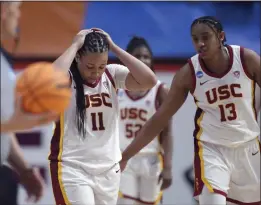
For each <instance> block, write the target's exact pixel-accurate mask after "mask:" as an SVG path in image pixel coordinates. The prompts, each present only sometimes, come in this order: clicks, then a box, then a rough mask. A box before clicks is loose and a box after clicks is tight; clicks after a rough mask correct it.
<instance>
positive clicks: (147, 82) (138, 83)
mask: <svg viewBox="0 0 261 205" xmlns="http://www.w3.org/2000/svg"><path fill="white" fill-rule="evenodd" d="M111 51H112V52H113V53H114V54H115V55H116V56H117V57H118V58H119V59H120V60H121V62H122V63H123V64H124V65H125V66H126V67H127V68H128V69H129V71H130V72H129V73H128V74H127V77H126V80H125V86H126V89H128V90H132V91H134V90H138V91H142V90H148V89H150V88H152V87H154V86H155V85H156V83H157V79H156V76H155V74H154V73H153V72H152V70H151V69H150V68H149V67H148V66H147V65H145V64H144V63H143V62H141V61H140V60H138V59H137V58H135V57H133V56H132V55H130V54H129V53H127V52H126V51H124V50H123V49H121V48H120V47H119V46H117V45H116V44H114V45H113V46H112V47H111Z"/></svg>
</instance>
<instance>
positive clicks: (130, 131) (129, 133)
mask: <svg viewBox="0 0 261 205" xmlns="http://www.w3.org/2000/svg"><path fill="white" fill-rule="evenodd" d="M141 128H142V125H141V124H126V131H125V132H126V137H127V138H132V137H136V135H137V133H138V132H139V131H140V129H141Z"/></svg>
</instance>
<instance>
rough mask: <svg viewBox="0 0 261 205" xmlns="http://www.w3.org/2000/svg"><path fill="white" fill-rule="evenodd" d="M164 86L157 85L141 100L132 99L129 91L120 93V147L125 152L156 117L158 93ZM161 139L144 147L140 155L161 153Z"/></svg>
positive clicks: (156, 139) (120, 91) (140, 98)
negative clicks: (149, 121)
mask: <svg viewBox="0 0 261 205" xmlns="http://www.w3.org/2000/svg"><path fill="white" fill-rule="evenodd" d="M162 85H163V84H162V83H161V82H160V81H158V82H157V84H156V85H155V86H154V87H153V88H152V89H150V90H148V91H147V92H146V93H145V94H144V95H143V96H141V97H139V98H136V99H134V98H132V97H131V96H130V95H129V94H128V91H125V90H122V89H120V90H119V91H118V99H119V108H120V146H121V150H122V151H123V150H124V149H125V148H127V146H128V145H129V144H130V143H131V142H132V141H133V139H134V137H135V136H136V134H137V132H138V131H139V130H140V129H141V128H142V126H143V125H144V124H145V123H146V122H147V121H148V120H149V119H150V118H151V117H152V116H153V115H154V113H155V112H156V110H157V107H158V104H157V103H158V101H157V97H158V91H159V89H160V87H161V86H162ZM160 147H161V146H160V142H159V137H156V138H155V139H154V140H153V141H152V142H151V143H149V144H148V145H147V146H146V147H144V148H143V149H142V150H141V151H140V153H159V152H160Z"/></svg>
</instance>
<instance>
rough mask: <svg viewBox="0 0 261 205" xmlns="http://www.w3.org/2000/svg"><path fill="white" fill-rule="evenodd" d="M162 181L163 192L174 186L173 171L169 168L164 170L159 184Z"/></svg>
mask: <svg viewBox="0 0 261 205" xmlns="http://www.w3.org/2000/svg"><path fill="white" fill-rule="evenodd" d="M161 181H162V184H161V190H164V189H167V188H169V187H170V186H171V184H172V171H171V169H169V168H164V169H163V171H162V172H161V174H160V176H159V183H160V182H161Z"/></svg>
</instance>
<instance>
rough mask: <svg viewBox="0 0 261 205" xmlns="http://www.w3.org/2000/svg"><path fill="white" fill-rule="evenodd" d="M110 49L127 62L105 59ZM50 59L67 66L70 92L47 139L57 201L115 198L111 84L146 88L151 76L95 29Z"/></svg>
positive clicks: (104, 201)
mask: <svg viewBox="0 0 261 205" xmlns="http://www.w3.org/2000/svg"><path fill="white" fill-rule="evenodd" d="M109 49H110V50H111V51H112V52H113V53H114V54H115V55H116V56H117V57H118V58H119V59H120V60H121V61H122V62H123V63H124V64H125V65H126V66H127V67H128V68H127V67H125V66H122V65H117V64H110V65H107V61H108V51H109ZM54 63H55V65H58V66H57V67H59V68H64V70H66V69H65V68H67V69H68V70H67V72H68V71H69V75H70V76H71V79H72V90H73V93H74V95H75V97H73V98H72V101H71V105H70V106H69V108H68V109H67V110H66V112H65V113H64V114H63V115H62V116H61V119H60V122H59V123H57V125H56V129H55V132H54V136H53V138H52V141H51V153H50V156H49V160H50V161H51V162H50V168H51V177H52V185H53V192H54V196H55V200H56V204H62V205H64V204H72V205H78V204H82V205H85V204H86V205H91V204H99V205H102V204H116V202H117V197H118V191H119V184H120V167H119V164H118V162H119V161H120V160H121V151H120V146H119V126H118V124H119V122H118V112H119V111H118V102H117V94H116V90H117V89H118V88H123V89H128V90H147V89H150V88H152V87H153V86H154V85H155V84H156V82H157V80H156V76H155V75H154V73H153V72H152V71H151V70H150V68H149V67H147V66H146V65H145V64H144V63H142V62H141V61H139V60H138V59H136V58H135V57H133V56H131V55H130V54H128V53H127V52H125V51H124V50H122V49H121V48H119V47H118V46H117V45H116V44H115V43H114V42H113V41H112V39H111V38H110V36H109V35H108V34H107V33H106V32H104V31H102V30H100V29H92V30H83V31H81V32H80V33H79V34H78V35H77V36H76V38H75V41H74V43H73V44H72V45H71V46H70V47H69V48H68V49H67V50H66V51H65V52H64V53H63V54H62V55H61V56H60V57H59V58H58V59H57V60H56V61H55V62H54Z"/></svg>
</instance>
